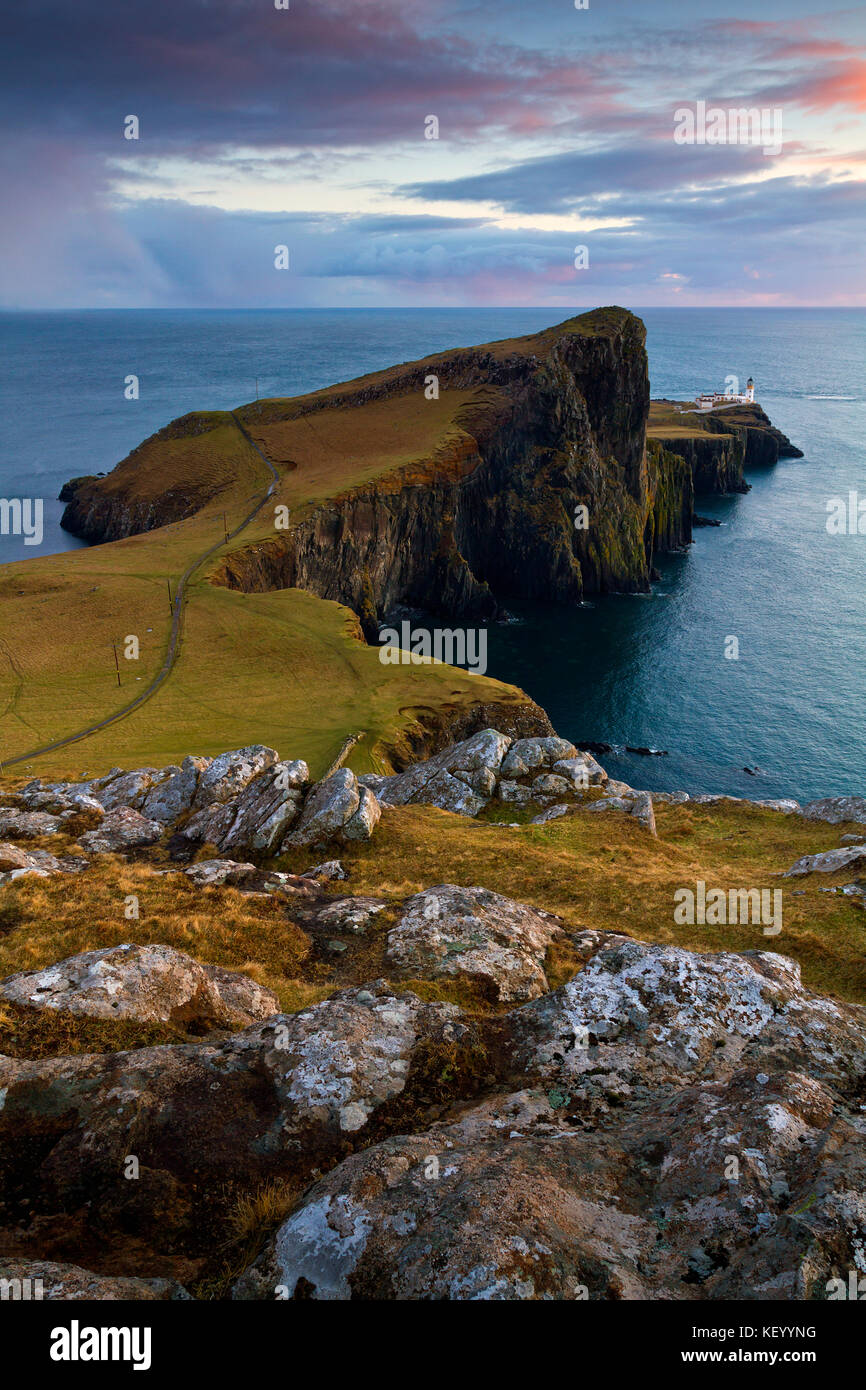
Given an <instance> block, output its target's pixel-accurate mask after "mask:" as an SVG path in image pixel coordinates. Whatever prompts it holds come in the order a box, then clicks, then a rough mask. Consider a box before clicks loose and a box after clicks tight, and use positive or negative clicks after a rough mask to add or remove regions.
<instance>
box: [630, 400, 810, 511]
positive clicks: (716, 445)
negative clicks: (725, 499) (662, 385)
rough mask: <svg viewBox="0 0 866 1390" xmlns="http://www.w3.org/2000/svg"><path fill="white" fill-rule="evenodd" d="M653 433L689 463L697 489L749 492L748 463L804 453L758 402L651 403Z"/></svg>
mask: <svg viewBox="0 0 866 1390" xmlns="http://www.w3.org/2000/svg"><path fill="white" fill-rule="evenodd" d="M649 437H650V438H651V439H655V440H656V441H657V442H658V443H659V444H661V445H662V446H663V447H664V448H665V449H668V450H670V451H671V452H672V453H675V454H678V455H679V456H680V457H681V458H683V459H685V460H686V462H687V463H688V465H689V469H690V471H691V475H692V479H693V481H694V490H695V492H696V493H725V492H748V490H749V484H748V483H747V482H746V481H745V478H744V470H745V469H746V468H761V467H771V466H772V465H773V464H776V463H778V461H779V459H781V458H802V457H803V455H802V451H801V450H800V449H798V448H796V447H795V445H793V444H792V443H791V441H790V439H788V438H787V436H786V435H784V434H783V433H782V431H781V430H778V429H776V427H775V426H774V425H773V424H772V423H771V422H770V420H769V418H768V416H767V415H766V414H765V413H764V411H763V410H762V409H761V407H760V406H759V405H744V406H724V407H722V408H720V409H719V410H714V411H708V412H706V413H703V412H697V411H684V410H683V409H682V406H681V404H680V403H678V402H676V401H665V400H658V401H655V400H654V401H653V402H652V403H651V410H650V421H649Z"/></svg>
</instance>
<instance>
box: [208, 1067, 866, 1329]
mask: <svg viewBox="0 0 866 1390" xmlns="http://www.w3.org/2000/svg"><path fill="white" fill-rule="evenodd" d="M834 1108H835V1107H834V1097H833V1095H832V1093H831V1092H829V1091H828V1090H827V1089H826V1088H825V1087H823V1086H822V1085H821V1084H820V1083H819V1082H816V1081H813V1080H811V1079H810V1078H808V1077H806V1076H803V1075H802V1074H799V1073H796V1072H783V1073H780V1074H778V1075H777V1076H774V1077H768V1076H766V1075H764V1074H755V1073H753V1072H750V1071H746V1072H741V1073H739V1074H738V1075H737V1076H736V1077H734V1078H731V1079H730V1080H728V1081H726V1082H724V1083H714V1082H705V1083H699V1084H694V1085H690V1086H688V1087H686V1088H684V1089H683V1090H682V1091H680V1092H678V1093H677V1094H676V1095H675V1096H674V1097H673V1098H672V1099H668V1100H665V1099H664V1098H663V1097H661V1096H647V1095H643V1096H641V1097H639V1098H627V1097H626V1098H623V1100H622V1101H621V1102H620V1103H618V1104H617V1106H616V1107H615V1108H614V1109H612V1110H611V1111H609V1112H608V1114H607V1115H606V1117H605V1118H606V1121H607V1123H605V1124H602V1125H591V1126H586V1125H584V1124H582V1123H581V1122H580V1105H579V1102H578V1104H577V1105H576V1106H575V1107H574V1108H573V1109H572V1108H571V1101H570V1100H569V1098H567V1097H566V1098H564V1099H563V1098H562V1097H561V1096H560V1094H559V1093H556V1092H551V1093H548V1094H545V1093H543V1092H538V1091H521V1092H516V1093H511V1094H502V1095H499V1096H495V1097H493V1098H492V1099H491V1100H489V1101H486V1102H485V1103H484V1104H482V1105H480V1106H478V1107H477V1108H475V1109H473V1110H470V1111H468V1112H465V1113H464V1114H463V1115H462V1117H461V1118H460V1119H458V1120H454V1121H451V1122H443V1123H440V1124H436V1125H434V1126H433V1127H432V1128H431V1129H429V1130H427V1131H426V1132H424V1133H420V1134H415V1135H400V1136H398V1137H395V1138H391V1139H388V1140H386V1141H384V1142H382V1143H380V1144H377V1145H374V1146H373V1147H371V1148H367V1149H364V1150H363V1151H362V1152H360V1153H357V1154H354V1155H353V1156H351V1157H350V1158H348V1159H346V1160H345V1161H344V1162H343V1163H341V1164H340V1165H339V1166H338V1167H337V1168H335V1169H333V1170H332V1171H331V1172H330V1173H328V1174H327V1176H325V1177H324V1178H322V1179H320V1181H319V1182H317V1183H316V1184H315V1185H314V1186H313V1187H312V1188H311V1189H310V1190H309V1191H308V1192H307V1193H305V1195H304V1198H303V1200H302V1201H301V1203H300V1204H299V1206H298V1207H297V1208H296V1210H295V1211H294V1212H293V1213H292V1215H291V1216H290V1217H289V1218H288V1220H287V1221H285V1222H284V1223H283V1225H282V1226H281V1227H280V1229H279V1230H278V1231H277V1233H276V1235H275V1237H274V1238H273V1239H272V1240H271V1241H270V1242H269V1244H268V1245H267V1246H266V1248H265V1250H264V1251H263V1253H262V1255H261V1256H260V1257H259V1259H258V1260H257V1261H256V1263H255V1264H254V1265H253V1266H251V1267H250V1268H249V1269H248V1270H247V1271H246V1272H245V1273H244V1274H243V1275H242V1276H241V1278H240V1279H239V1280H238V1281H237V1283H236V1284H235V1287H234V1289H233V1297H234V1298H235V1299H276V1300H279V1301H290V1300H293V1299H295V1298H300V1297H303V1298H306V1299H320V1300H348V1299H351V1298H355V1299H362V1300H422V1299H423V1300H448V1301H535V1300H550V1299H553V1300H557V1301H581V1302H582V1301H589V1300H598V1299H603V1300H610V1299H616V1300H653V1299H663V1300H667V1299H671V1298H674V1299H698V1300H700V1299H706V1298H732V1299H756V1298H760V1299H769V1300H786V1299H788V1300H790V1299H808V1298H826V1297H827V1296H828V1290H829V1289H830V1288H831V1287H832V1285H831V1280H833V1279H834V1277H837V1276H838V1273H839V1271H840V1270H841V1271H843V1272H847V1271H848V1270H851V1269H854V1270H855V1271H857V1270H859V1269H860V1268H861V1259H862V1254H861V1252H862V1200H861V1199H860V1198H859V1193H860V1192H861V1191H862V1189H863V1177H864V1173H866V1155H864V1148H863V1145H862V1140H860V1136H859V1134H858V1133H857V1129H856V1126H855V1125H854V1124H853V1123H852V1121H851V1120H850V1119H846V1118H843V1117H837V1118H834ZM828 1124H832V1125H833V1126H834V1130H835V1135H834V1142H833V1143H831V1144H829V1145H828V1144H827V1140H826V1135H827V1130H826V1126H827V1125H828Z"/></svg>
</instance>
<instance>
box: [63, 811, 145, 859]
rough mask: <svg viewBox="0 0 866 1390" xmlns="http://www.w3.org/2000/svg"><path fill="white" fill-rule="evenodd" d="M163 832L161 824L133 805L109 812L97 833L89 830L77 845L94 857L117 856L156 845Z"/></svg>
mask: <svg viewBox="0 0 866 1390" xmlns="http://www.w3.org/2000/svg"><path fill="white" fill-rule="evenodd" d="M162 832H163V827H162V826H161V825H160V823H159V821H155V820H148V819H147V817H146V816H143V815H142V814H141V812H140V811H135V810H133V808H132V807H131V806H118V808H117V809H116V810H114V811H107V812H106V814H105V815H104V816H103V818H102V820H101V822H100V824H99V825H98V826H97V828H96V829H95V830H86V831H85V832H84V834H83V835H81V836H79V839H78V843H79V845H80V846H81V848H82V849H84V850H87V851H89V852H90V853H92V854H117V853H122V851H123V850H127V849H141V848H142V847H143V846H145V845H155V844H156V842H157V840H159V839H160V838H161V836H162Z"/></svg>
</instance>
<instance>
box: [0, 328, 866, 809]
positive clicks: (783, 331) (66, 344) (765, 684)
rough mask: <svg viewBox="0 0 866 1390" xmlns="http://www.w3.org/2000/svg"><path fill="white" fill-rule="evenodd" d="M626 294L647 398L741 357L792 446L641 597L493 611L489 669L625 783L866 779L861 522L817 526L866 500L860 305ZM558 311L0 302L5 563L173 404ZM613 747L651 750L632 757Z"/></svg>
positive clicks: (402, 352)
mask: <svg viewBox="0 0 866 1390" xmlns="http://www.w3.org/2000/svg"><path fill="white" fill-rule="evenodd" d="M640 312H641V317H642V318H643V319H644V321H645V322H646V324H647V330H648V342H647V347H648V353H649V361H650V377H651V384H652V391H653V394H654V395H657V396H658V395H665V396H669V397H674V398H677V397H680V398H683V399H686V398H690V397H693V396H694V394H695V393H696V392H697V391H698V390H701V389H720V388H721V387H722V385H723V383H724V381H725V378H726V377H727V376H729V375H735V376H737V377H738V378H739V379H740V381H741V382H744V381H745V380H746V378H747V377H748V376H749V375H752V376H753V377H754V379H755V383H756V397H757V399H758V400H759V401H760V403H761V404H762V405H763V406H764V408H765V410H766V411H767V413H768V415H769V416H770V418H771V419H772V420H773V422H774V423H775V424H776V425H778V426H779V428H780V429H782V430H783V431H784V432H785V433H786V434H787V435H789V437H790V438H791V439H792V441H793V442H794V443H795V444H796V445H798V446H799V447H800V448H801V449H803V451H804V455H805V457H804V458H802V459H795V460H790V459H789V460H782V461H781V462H780V463H779V464H778V465H777V466H776V467H775V468H772V469H765V470H753V471H752V472H751V473H750V474H749V476H748V481H749V482H750V483H751V485H752V490H751V491H750V492H749V493H748V494H745V495H737V496H733V497H727V498H707V497H704V498H701V499H700V500H699V504H698V509H699V511H700V512H701V513H702V514H703V515H705V516H710V517H714V518H716V519H718V520H719V521H721V523H722V525H721V526H719V527H713V528H705V529H701V530H698V531H696V533H695V543H694V545H692V546H691V547H690V548H689V549H688V551H687V552H685V553H683V554H679V555H674V556H669V557H663V558H662V559H661V561H660V562H659V570H660V572H661V575H662V577H661V580H660V581H659V582H658V583H657V584H655V585H654V586H653V592H652V594H650V595H647V596H634V595H632V596H618V595H610V596H605V597H603V598H598V599H593V600H592V601H591V602H589V603H587V604H585V605H582V606H580V607H575V608H563V607H559V606H555V605H540V604H532V605H530V604H523V603H521V604H513V605H512V611H513V615H514V618H515V621H514V622H513V623H509V624H497V625H495V626H492V627H491V628H490V630H489V634H488V671H489V673H490V674H491V675H495V676H498V677H500V678H502V679H504V680H509V681H513V682H515V683H517V684H519V685H522V686H523V688H524V689H526V690H527V691H528V692H529V693H530V694H531V695H532V696H533V697H534V698H535V699H537V700H538V701H539V702H540V703H541V704H542V705H544V707H545V708H546V709H547V710H548V711H549V713H550V715H551V718H552V720H553V722H554V724H555V726H556V728H557V729H558V731H559V732H560V733H562V734H564V735H567V736H569V737H572V738H574V739H575V740H576V741H579V742H580V741H587V740H592V741H601V742H606V743H610V744H612V745H614V748H615V751H614V753H612V754H607V755H605V756H604V758H603V759H602V761H603V762H604V764H605V766H606V767H607V769H608V771H609V772H610V773H611V774H612V775H614V776H620V777H623V778H624V779H625V780H627V781H629V782H631V783H632V784H633V785H636V786H643V787H649V788H652V789H654V790H673V789H676V788H683V789H685V790H687V791H717V792H728V793H730V794H733V795H744V796H758V797H771V796H783V795H792V796H796V797H799V798H801V799H802V798H807V797H810V796H818V795H824V794H828V795H829V794H841V793H864V794H866V721H864V715H863V711H864V696H866V534H864V535H859V534H854V535H849V534H844V535H831V534H829V533H828V531H827V526H826V523H827V503H828V500H829V499H831V498H834V497H842V498H844V499H846V500H847V498H848V494H849V493H850V492H852V491H854V492H857V491H859V494H860V496H861V497H862V498H863V499H864V503H866V391H864V381H866V373H864V367H866V312H864V311H860V310H850V311H846V310H819V309H815V310H739V309H737V310H690V309H686V310H660V309H657V310H643V311H640ZM558 316H561V317H564V316H565V315H564V314H562V315H557V313H556V312H555V311H554V312H552V311H551V310H549V309H486V310H478V309H465V310H458V309H442V310H427V309H424V310H395V311H389V310H376V311H369V310H357V311H337V310H334V311H331V310H322V311H316V312H310V311H307V310H304V311H297V312H291V311H290V312H285V311H274V312H262V311H249V312H245V311H238V312H223V311H213V312H186V311H105V312H103V311H95V312H90V313H63V314H27V315H15V314H4V315H0V356H2V362H3V371H2V376H0V497H6V498H11V497H28V498H38V497H41V498H43V499H45V503H44V505H45V534H44V538H43V542H42V545H41V546H40V547H39V548H36V547H31V546H25V545H24V544H23V540H22V539H21V538H13V537H9V536H0V560H2V561H4V562H5V561H7V560H12V559H27V558H30V557H32V556H33V555H34V554H46V553H51V552H52V551H56V550H60V549H66V548H71V547H73V546H75V545H77V544H78V542H77V541H75V540H74V538H72V537H70V536H67V535H66V534H65V533H64V532H62V531H61V530H60V528H59V520H60V515H61V513H62V510H63V509H62V506H61V504H59V503H57V502H55V501H54V500H53V499H54V498H56V495H57V492H58V491H59V488H60V486H61V485H62V483H63V482H64V481H65V480H66V479H68V478H70V477H74V476H77V475H78V474H82V473H97V472H103V471H108V470H109V469H110V468H112V467H113V465H114V464H115V463H117V462H118V461H119V460H120V459H121V458H122V457H123V456H124V455H125V454H126V453H128V452H129V450H130V449H132V448H133V447H134V446H135V445H136V444H137V443H139V442H140V441H141V440H142V439H143V438H144V437H145V436H146V435H148V434H151V433H153V432H154V431H155V430H157V429H159V428H160V427H161V426H162V425H164V424H166V423H167V421H168V420H170V419H172V418H174V417H175V416H177V415H181V414H183V413H185V412H186V411H188V410H196V409H205V408H212V409H219V408H227V407H229V406H234V405H238V404H239V403H241V402H243V401H247V400H250V399H252V398H253V397H254V396H255V395H256V390H257V389H258V393H259V394H260V395H262V396H266V395H276V394H280V395H293V394H297V393H299V392H303V391H309V390H312V389H315V388H316V387H319V386H325V385H328V384H329V383H331V382H334V381H339V380H344V379H347V378H350V377H353V376H357V375H360V374H361V373H363V372H366V371H372V370H375V369H377V368H379V367H385V366H388V365H390V364H391V363H393V362H398V361H406V360H410V359H412V358H416V357H420V356H424V355H425V354H427V353H430V352H435V351H439V350H441V349H444V348H448V347H452V346H456V345H464V344H471V343H476V342H484V341H488V340H490V339H492V338H503V337H509V336H512V335H515V334H520V333H526V332H531V331H533V330H535V329H538V328H541V327H544V326H546V325H547V324H549V323H551V322H554V321H555V320H556V318H557V317H558ZM129 374H135V375H136V376H138V377H139V380H140V398H139V400H137V401H127V400H125V399H124V379H125V378H126V376H127V375H129ZM864 510H866V506H864ZM864 527H866V522H864ZM0 622H2V618H0ZM734 637H735V638H736V639H737V643H738V647H739V655H738V659H736V660H731V659H729V658H728V657H726V655H725V651H726V649H727V650H728V651H730V650H732V643H731V642H730V640H729V639H731V638H734ZM627 744H630V745H633V746H649V747H652V748H656V749H660V750H664V751H665V753H666V754H667V756H663V757H662V756H659V757H642V756H639V755H635V754H629V753H627V752H625V751H624V750H625V745H627ZM747 767H748V768H751V769H753V770H755V769H757V770H756V771H755V772H754V775H752V774H750V773H748V772H746V771H745V769H746V768H747Z"/></svg>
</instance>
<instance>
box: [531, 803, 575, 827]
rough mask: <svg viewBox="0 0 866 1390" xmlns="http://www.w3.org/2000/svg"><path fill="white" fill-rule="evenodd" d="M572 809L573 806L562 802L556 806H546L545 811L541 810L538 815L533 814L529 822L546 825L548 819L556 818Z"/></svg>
mask: <svg viewBox="0 0 866 1390" xmlns="http://www.w3.org/2000/svg"><path fill="white" fill-rule="evenodd" d="M573 810H574V807H573V806H568V805H565V804H564V803H562V804H560V805H558V806H548V808H547V810H546V811H542V812H541V814H540V815H537V816H533V817H532V820H531V821H530V822H529V824H530V825H546V824H547V822H548V821H549V820H558V819H559V817H560V816H565V815H567V814H568V812H569V811H573Z"/></svg>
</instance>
